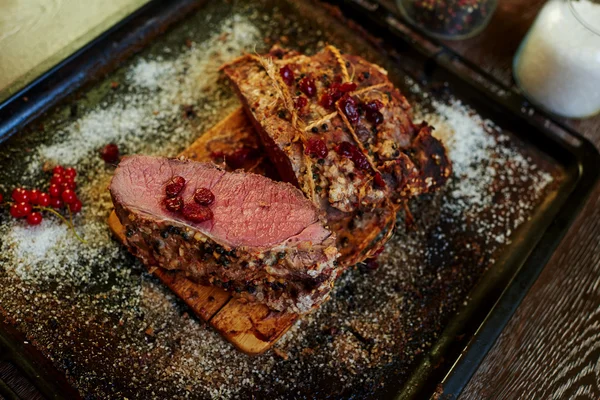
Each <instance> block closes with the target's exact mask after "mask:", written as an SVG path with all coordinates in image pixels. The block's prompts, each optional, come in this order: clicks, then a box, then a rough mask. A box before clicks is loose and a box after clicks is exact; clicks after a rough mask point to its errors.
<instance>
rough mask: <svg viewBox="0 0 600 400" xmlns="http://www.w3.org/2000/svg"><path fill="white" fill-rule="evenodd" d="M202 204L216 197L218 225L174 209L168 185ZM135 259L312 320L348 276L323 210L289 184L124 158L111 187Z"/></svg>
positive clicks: (189, 163)
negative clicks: (201, 196) (178, 184)
mask: <svg viewBox="0 0 600 400" xmlns="http://www.w3.org/2000/svg"><path fill="white" fill-rule="evenodd" d="M174 177H183V178H184V179H185V181H186V183H185V187H184V188H183V190H182V191H181V192H180V193H179V196H181V197H182V198H183V201H184V203H185V204H186V205H187V204H191V203H193V202H194V200H193V196H194V193H195V191H196V189H198V188H208V189H209V190H210V191H211V192H212V193H213V194H214V197H215V200H214V202H213V203H212V204H210V206H209V207H210V210H211V211H212V214H213V218H212V219H210V220H207V221H204V222H200V223H195V222H191V221H189V220H187V219H186V218H185V217H184V216H183V215H182V213H180V212H177V211H168V210H167V209H166V208H165V198H166V195H165V190H166V185H167V184H168V182H169V181H171V180H172V179H173V178H174ZM110 193H111V196H112V199H113V203H114V205H115V211H116V213H117V215H118V217H119V220H120V221H121V223H122V224H123V225H124V227H125V230H126V237H127V245H128V247H129V250H130V251H131V252H132V253H133V254H134V255H136V256H137V257H139V258H140V259H141V260H142V261H143V262H144V263H145V264H146V265H147V266H149V267H153V266H160V267H162V268H165V269H171V270H181V271H185V273H186V274H187V276H188V277H189V278H191V279H193V280H195V281H197V282H199V283H202V284H210V285H215V286H220V287H222V288H224V289H226V290H227V291H230V292H231V293H232V294H234V295H235V296H237V297H241V298H245V299H248V300H250V301H258V302H262V303H265V304H266V305H268V306H269V307H270V308H272V309H275V310H290V311H293V312H297V313H306V312H308V311H310V310H311V309H313V308H314V307H316V306H318V305H319V304H320V303H322V302H323V301H325V300H326V299H327V298H328V296H329V293H330V291H331V288H332V286H333V283H334V281H335V279H336V278H337V276H338V275H339V273H340V268H339V267H338V266H337V262H336V258H337V256H338V252H337V250H336V248H335V235H334V234H332V233H331V232H330V231H329V229H327V228H326V227H325V226H324V223H323V219H322V217H321V216H320V212H319V210H318V209H317V208H316V207H315V205H314V204H312V203H311V202H310V201H309V200H307V199H306V198H305V197H304V196H303V194H302V192H300V191H299V190H298V189H297V188H295V187H293V186H292V185H290V184H287V183H282V182H275V181H272V180H270V179H268V178H266V177H263V176H260V175H255V174H252V173H246V172H226V171H223V170H221V169H220V168H218V167H216V166H214V165H212V164H207V163H200V162H194V161H183V160H174V159H166V158H159V157H150V156H131V157H126V158H124V159H123V160H122V161H121V163H120V164H119V166H118V167H117V169H116V171H115V175H114V177H113V179H112V182H111V184H110Z"/></svg>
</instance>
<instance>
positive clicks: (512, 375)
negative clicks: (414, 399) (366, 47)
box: [446, 0, 600, 400]
mask: <svg viewBox="0 0 600 400" xmlns="http://www.w3.org/2000/svg"><path fill="white" fill-rule="evenodd" d="M544 3H545V1H543V0H529V1H522V0H500V1H499V5H498V9H497V11H496V14H495V15H494V17H493V19H492V21H491V23H490V25H489V26H488V28H487V29H486V30H485V31H484V32H483V33H482V34H481V35H479V36H477V37H475V38H473V39H469V40H465V41H462V42H446V45H448V46H449V47H450V48H452V49H454V50H455V51H457V52H458V53H459V54H462V55H463V56H465V57H466V58H468V59H470V60H472V61H474V62H476V63H477V64H478V65H480V66H482V67H483V68H484V69H485V70H486V71H488V72H489V73H491V74H492V75H494V76H495V77H496V78H498V79H500V80H501V81H503V82H504V83H506V84H509V85H513V84H514V81H513V78H512V68H511V66H512V58H513V55H514V53H515V51H516V50H517V47H518V45H519V43H520V42H521V40H522V39H523V36H524V35H525V34H526V33H527V30H528V29H529V27H530V25H531V23H532V22H533V20H534V18H535V16H536V15H537V13H538V11H539V9H540V8H541V7H542V6H543V4H544ZM590 84H593V82H591V83H590ZM596 84H600V82H596ZM560 121H562V122H564V123H565V124H566V125H568V126H570V127H572V128H574V129H575V130H577V131H579V132H581V133H582V134H583V135H585V136H586V137H587V138H588V139H589V140H591V141H592V142H593V143H594V144H595V145H596V147H600V116H596V117H593V118H589V119H585V120H568V119H560ZM598 168H600V165H599V166H598ZM570 398H581V399H600V187H596V190H595V191H594V193H593V194H592V195H591V197H590V199H589V201H588V203H587V205H586V207H585V208H584V210H583V211H582V212H581V214H580V215H579V217H578V218H577V220H576V222H575V223H574V224H573V226H572V227H571V229H570V230H569V233H568V234H567V236H566V237H565V239H564V240H563V242H562V243H561V245H560V246H559V248H558V249H557V251H556V252H555V254H554V256H553V257H552V259H551V260H550V262H549V263H548V265H547V266H546V268H545V269H544V271H543V272H542V274H541V275H540V277H539V278H538V280H537V282H536V283H535V284H534V286H533V287H532V288H531V290H530V292H529V293H528V295H527V297H526V298H525V299H524V301H523V303H522V304H521V306H519V308H518V309H517V312H516V313H515V315H514V316H513V317H512V319H511V321H510V322H509V324H508V325H507V326H506V328H505V329H504V331H503V332H502V334H501V336H500V338H499V339H498V341H497V342H496V344H495V345H494V347H493V348H492V350H491V351H490V353H489V354H488V355H487V357H486V358H485V360H484V361H483V363H482V365H481V366H480V368H479V369H478V371H477V372H476V373H475V375H474V376H473V378H472V379H471V381H470V383H469V384H468V385H467V387H466V388H465V390H464V392H463V394H462V396H461V399H469V400H471V399H472V400H475V399H570Z"/></svg>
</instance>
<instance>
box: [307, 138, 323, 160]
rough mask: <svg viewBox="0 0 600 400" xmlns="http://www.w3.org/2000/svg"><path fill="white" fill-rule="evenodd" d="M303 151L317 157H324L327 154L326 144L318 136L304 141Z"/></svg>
mask: <svg viewBox="0 0 600 400" xmlns="http://www.w3.org/2000/svg"><path fill="white" fill-rule="evenodd" d="M304 153H306V154H308V155H313V156H315V157H318V158H325V156H326V155H327V145H326V144H325V142H324V141H323V139H320V138H318V137H312V138H310V139H309V140H308V142H307V143H306V148H305V149H304Z"/></svg>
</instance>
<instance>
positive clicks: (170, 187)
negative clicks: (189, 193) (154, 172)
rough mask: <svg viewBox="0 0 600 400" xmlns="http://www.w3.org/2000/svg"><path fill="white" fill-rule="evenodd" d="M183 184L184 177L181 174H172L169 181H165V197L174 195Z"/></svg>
mask: <svg viewBox="0 0 600 400" xmlns="http://www.w3.org/2000/svg"><path fill="white" fill-rule="evenodd" d="M184 186H185V179H184V178H183V177H182V176H174V177H173V178H171V180H170V181H169V182H167V187H166V188H165V191H166V193H167V197H175V196H177V195H178V194H179V192H181V191H182V190H183V187H184Z"/></svg>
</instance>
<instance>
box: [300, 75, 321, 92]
mask: <svg viewBox="0 0 600 400" xmlns="http://www.w3.org/2000/svg"><path fill="white" fill-rule="evenodd" d="M298 88H299V89H300V91H301V92H302V93H304V94H305V95H306V96H308V97H313V96H314V95H316V94H317V86H316V85H315V80H314V79H312V78H309V77H308V76H307V77H305V78H303V79H302V80H301V81H300V82H298Z"/></svg>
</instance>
